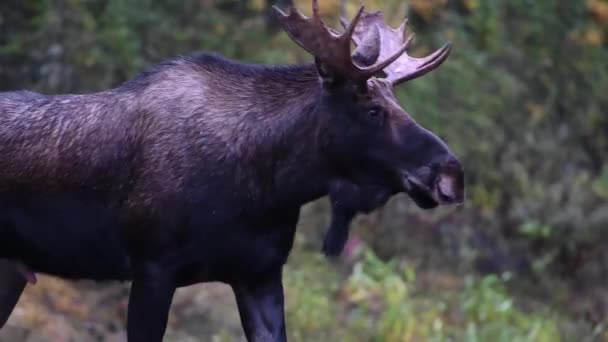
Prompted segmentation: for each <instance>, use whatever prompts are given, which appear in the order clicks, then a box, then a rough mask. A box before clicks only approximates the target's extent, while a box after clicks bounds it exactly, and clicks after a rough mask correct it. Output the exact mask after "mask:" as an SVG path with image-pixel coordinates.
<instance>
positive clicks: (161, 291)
mask: <svg viewBox="0 0 608 342" xmlns="http://www.w3.org/2000/svg"><path fill="white" fill-rule="evenodd" d="M175 289H176V285H175V281H174V277H173V275H172V274H170V273H166V272H165V271H164V270H163V269H161V268H160V267H159V266H158V265H156V264H147V263H145V264H139V265H137V266H136V268H135V272H134V277H133V283H132V285H131V293H130V295H129V307H128V313H127V340H128V341H129V342H161V341H162V340H163V336H164V334H165V329H166V327H167V319H168V317H169V309H170V307H171V302H172V300H173V295H174V294H175Z"/></svg>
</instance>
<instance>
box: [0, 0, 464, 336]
mask: <svg viewBox="0 0 608 342" xmlns="http://www.w3.org/2000/svg"><path fill="white" fill-rule="evenodd" d="M312 3H313V15H312V17H310V18H308V17H305V16H304V15H302V14H301V13H300V12H299V11H298V10H296V9H295V8H293V7H292V8H290V10H289V13H287V14H286V13H284V12H282V11H281V10H280V9H278V8H275V12H276V14H277V19H278V20H279V22H280V24H281V26H282V27H283V29H284V30H285V31H286V33H287V34H288V35H289V36H290V37H291V38H292V39H293V40H294V42H295V43H297V44H298V45H299V46H301V47H302V48H303V49H305V50H306V51H308V52H309V53H310V54H311V55H312V56H314V61H315V62H314V63H309V64H303V65H286V66H264V65H251V64H245V63H240V62H237V61H233V60H229V59H227V58H224V57H221V56H218V55H213V54H193V55H190V56H185V57H179V58H174V59H171V60H168V61H166V62H163V63H161V64H158V65H156V66H154V67H152V68H150V69H149V70H148V71H146V72H143V73H142V74H140V75H139V76H137V77H136V78H134V79H132V80H129V81H127V82H126V83H124V84H122V85H120V86H118V87H117V88H115V89H111V90H107V91H103V92H99V93H93V94H83V95H43V94H39V93H34V92H30V91H15V92H5V93H0V156H1V158H0V259H2V261H1V262H0V324H4V323H5V322H6V319H7V318H8V316H9V315H10V313H11V311H12V310H13V308H14V306H15V304H16V303H17V301H18V299H19V296H20V294H21V292H22V291H23V288H24V286H25V284H26V281H27V280H28V279H32V274H33V273H36V272H39V273H46V274H51V275H55V276H59V277H62V278H65V279H94V280H99V281H103V280H124V281H132V285H131V292H130V296H129V305H128V317H127V320H128V322H127V335H128V340H129V341H130V342H135V341H145V342H151V341H152V342H154V341H161V340H162V338H163V335H164V332H165V328H166V322H167V316H168V312H169V308H170V305H171V301H172V298H173V294H174V292H175V290H176V288H178V287H182V286H188V285H191V284H195V283H199V282H205V281H221V282H224V283H226V284H229V285H230V286H231V287H232V289H233V290H234V293H235V296H236V300H237V304H238V309H239V313H240V316H241V321H242V324H243V328H244V331H245V334H246V336H247V338H248V340H249V341H285V340H286V327H285V322H284V315H283V306H284V303H283V287H282V282H281V272H282V268H283V264H284V263H285V261H286V259H287V256H288V254H289V252H290V250H291V247H292V244H293V238H294V233H295V228H296V223H297V221H298V215H299V210H300V207H301V206H302V205H303V204H305V203H307V202H310V201H312V200H315V199H317V198H320V197H322V196H325V195H327V194H328V193H329V191H330V189H332V186H333V184H337V183H339V182H348V183H349V184H352V185H354V186H355V187H357V186H363V187H372V188H375V187H377V188H379V189H382V191H383V193H384V192H386V194H394V193H398V192H406V193H408V194H409V195H410V197H412V198H413V200H414V201H415V202H416V203H418V204H419V205H420V206H421V207H424V208H432V207H435V206H437V205H440V204H454V203H460V202H462V200H463V194H464V184H463V171H462V167H461V165H460V162H459V161H458V159H457V158H456V156H454V154H453V153H452V152H451V151H450V149H449V148H448V147H447V146H446V144H445V143H444V142H443V141H441V140H440V139H439V138H438V137H437V136H436V135H434V134H433V133H431V132H429V131H428V130H426V129H424V128H423V127H421V126H420V125H418V124H417V123H416V122H415V121H414V119H413V118H412V117H410V116H409V115H408V114H407V113H406V112H405V111H404V110H403V109H402V108H401V107H400V106H399V104H398V102H397V100H396V99H395V96H394V94H393V89H394V87H396V86H397V85H398V84H400V83H402V82H404V81H408V80H411V79H414V78H416V77H419V76H422V75H424V74H425V73H427V72H429V71H431V70H433V69H435V68H436V67H438V66H439V65H440V64H441V63H442V62H443V61H444V60H445V59H446V58H447V57H448V55H449V52H450V48H451V45H449V44H448V45H446V46H444V47H443V48H441V49H440V50H438V51H436V52H435V53H433V54H431V55H429V56H427V57H424V58H414V57H411V56H408V55H407V54H406V53H405V50H406V49H407V47H408V46H409V44H410V42H411V36H409V37H408V36H406V35H405V34H404V33H405V28H406V23H404V25H402V27H401V28H399V29H393V28H391V27H389V26H387V25H386V24H385V23H384V19H383V17H382V13H381V12H374V13H368V12H365V11H364V10H363V8H361V10H360V11H359V12H358V13H357V16H356V17H355V18H354V19H353V20H352V21H351V22H350V23H348V22H346V21H343V25H344V29H343V31H342V32H341V33H339V32H338V30H335V29H329V28H327V26H326V25H325V24H324V23H323V21H322V20H321V19H320V17H319V13H318V3H317V1H316V0H315V1H313V2H312ZM352 42H354V43H355V45H356V49H355V50H354V51H352V52H351V43H352ZM381 73H383V74H384V75H385V77H380V76H378V75H380V74H381ZM383 201H384V200H383ZM383 201H381V202H382V203H383ZM382 203H378V204H377V205H381V204H382ZM363 209H364V208H357V206H356V205H354V208H350V209H349V210H354V211H357V210H363ZM365 210H368V209H365Z"/></svg>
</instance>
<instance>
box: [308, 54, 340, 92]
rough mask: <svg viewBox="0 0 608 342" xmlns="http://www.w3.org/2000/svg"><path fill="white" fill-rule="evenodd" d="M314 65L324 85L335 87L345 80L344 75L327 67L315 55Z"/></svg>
mask: <svg viewBox="0 0 608 342" xmlns="http://www.w3.org/2000/svg"><path fill="white" fill-rule="evenodd" d="M315 65H316V66H317V72H318V73H319V76H321V79H322V80H323V85H324V86H328V87H335V86H339V85H342V84H344V83H345V82H346V78H345V77H344V76H342V75H340V74H338V73H336V72H335V71H333V70H331V69H330V68H328V67H327V65H326V64H325V63H323V62H322V61H321V60H320V59H319V58H316V57H315Z"/></svg>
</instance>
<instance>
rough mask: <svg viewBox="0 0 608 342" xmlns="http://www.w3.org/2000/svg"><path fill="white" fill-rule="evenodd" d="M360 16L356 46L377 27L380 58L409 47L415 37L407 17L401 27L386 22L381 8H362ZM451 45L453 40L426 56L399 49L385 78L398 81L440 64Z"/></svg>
mask: <svg viewBox="0 0 608 342" xmlns="http://www.w3.org/2000/svg"><path fill="white" fill-rule="evenodd" d="M358 19H359V24H358V25H357V27H356V28H355V30H354V34H353V41H354V42H355V44H356V45H357V46H359V45H361V44H365V39H366V37H367V36H368V35H369V34H370V33H369V32H375V31H378V32H379V34H380V55H379V57H378V58H380V59H381V58H386V56H389V55H391V54H392V53H393V51H396V50H398V51H401V49H402V48H403V46H405V47H406V48H407V47H408V46H409V44H410V43H411V42H412V39H413V38H414V34H411V35H409V36H407V23H408V20H407V19H406V20H405V21H404V22H403V24H401V26H400V27H399V28H398V29H393V28H392V27H390V26H389V25H387V24H386V22H385V21H384V14H383V13H382V12H381V11H377V12H373V13H368V12H363V13H361V14H360V16H359V18H358ZM340 22H341V24H342V26H344V27H350V26H352V22H351V24H350V25H349V24H348V21H346V20H345V19H344V18H342V19H340ZM404 40H405V42H404ZM451 49H452V43H451V42H449V43H447V44H446V45H444V46H443V47H442V48H440V49H439V50H437V51H435V52H433V53H432V54H430V55H428V56H426V57H423V58H415V57H411V56H409V55H408V54H407V53H403V54H402V53H399V55H400V57H399V58H398V59H397V60H396V61H395V62H394V63H392V64H389V65H387V66H386V67H385V68H384V73H385V74H386V75H387V77H386V78H387V79H388V80H389V81H390V82H391V83H392V84H393V85H397V84H399V83H402V82H405V81H409V80H412V79H414V78H417V77H420V76H422V75H424V74H426V73H427V72H429V71H431V70H433V69H435V68H437V67H438V66H440V65H441V63H443V62H444V61H445V60H446V59H447V58H448V56H449V54H450V51H451Z"/></svg>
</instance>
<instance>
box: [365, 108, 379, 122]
mask: <svg viewBox="0 0 608 342" xmlns="http://www.w3.org/2000/svg"><path fill="white" fill-rule="evenodd" d="M367 119H368V120H369V121H370V122H373V123H380V122H381V121H382V109H380V108H371V109H369V110H368V111H367Z"/></svg>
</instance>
